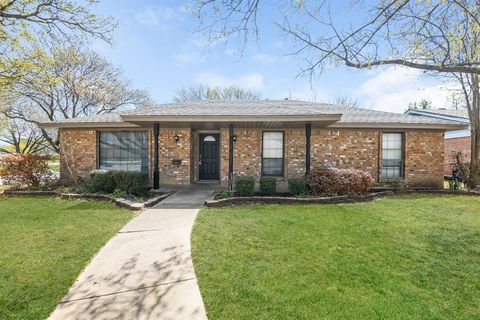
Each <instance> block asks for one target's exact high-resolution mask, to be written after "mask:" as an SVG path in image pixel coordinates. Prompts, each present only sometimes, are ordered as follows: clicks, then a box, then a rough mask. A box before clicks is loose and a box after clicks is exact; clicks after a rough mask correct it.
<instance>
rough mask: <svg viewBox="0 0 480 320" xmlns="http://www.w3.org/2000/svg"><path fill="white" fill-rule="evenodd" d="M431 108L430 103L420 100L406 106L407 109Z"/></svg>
mask: <svg viewBox="0 0 480 320" xmlns="http://www.w3.org/2000/svg"><path fill="white" fill-rule="evenodd" d="M432 108H433V104H432V101H430V100H427V99H422V100H420V101H418V102H410V103H409V104H408V109H420V110H430V109H432Z"/></svg>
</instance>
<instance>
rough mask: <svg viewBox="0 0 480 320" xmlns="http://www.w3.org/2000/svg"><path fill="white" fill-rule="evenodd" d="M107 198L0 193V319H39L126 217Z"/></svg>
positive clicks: (52, 305) (129, 212) (123, 222)
mask: <svg viewBox="0 0 480 320" xmlns="http://www.w3.org/2000/svg"><path fill="white" fill-rule="evenodd" d="M132 215H133V214H132V212H131V211H127V210H124V209H120V208H117V207H115V206H114V205H112V204H110V203H107V202H99V201H84V200H61V199H55V198H43V197H42V198H40V197H35V198H34V197H1V198H0V243H1V247H0V319H45V318H46V317H47V316H48V315H49V313H50V312H51V311H53V309H54V308H55V306H56V305H57V303H58V302H59V301H60V299H61V298H62V297H63V296H64V295H65V293H66V292H67V290H68V288H69V287H70V285H71V284H72V283H73V282H74V280H75V278H76V277H77V276H78V274H79V273H80V272H81V271H82V269H83V268H84V267H85V266H86V264H87V263H88V262H89V260H90V259H91V258H92V257H93V255H94V254H95V253H96V252H97V251H98V250H99V249H100V248H101V247H102V245H103V244H105V243H106V242H107V240H108V239H109V238H111V237H112V236H113V235H114V234H115V233H116V231H118V230H119V229H120V228H121V227H122V226H123V225H124V224H125V223H126V222H127V221H128V220H129V219H130V218H131V217H132Z"/></svg>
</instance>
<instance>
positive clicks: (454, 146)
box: [444, 137, 471, 175]
mask: <svg viewBox="0 0 480 320" xmlns="http://www.w3.org/2000/svg"><path fill="white" fill-rule="evenodd" d="M470 150H471V138H470V137H462V138H452V139H445V165H444V168H445V174H446V175H451V174H452V164H454V163H455V161H454V160H453V159H452V154H453V153H454V152H458V151H461V152H462V153H463V154H464V155H465V159H466V160H467V161H470Z"/></svg>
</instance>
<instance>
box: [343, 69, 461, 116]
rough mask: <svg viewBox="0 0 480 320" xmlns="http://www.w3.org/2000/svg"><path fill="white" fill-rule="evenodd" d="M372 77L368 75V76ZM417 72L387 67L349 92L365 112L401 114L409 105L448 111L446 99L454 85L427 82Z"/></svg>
mask: <svg viewBox="0 0 480 320" xmlns="http://www.w3.org/2000/svg"><path fill="white" fill-rule="evenodd" d="M370 73H371V72H370ZM428 80H429V79H427V78H425V77H424V76H423V73H422V72H421V71H420V70H415V69H409V68H404V67H388V68H386V69H383V70H382V71H380V72H374V76H373V77H372V78H370V79H369V80H367V81H365V82H364V83H363V84H361V85H360V86H359V87H358V88H357V89H356V90H354V91H353V92H352V96H353V97H355V98H358V99H359V100H360V104H361V105H362V106H363V107H365V108H371V109H375V110H382V111H391V112H404V111H405V109H406V108H407V107H408V104H409V103H410V102H416V101H419V100H421V99H427V100H430V101H432V104H433V106H434V107H435V108H441V107H448V97H449V96H450V95H451V90H453V89H454V88H455V83H451V82H450V83H444V84H442V83H438V82H433V81H431V79H430V81H428Z"/></svg>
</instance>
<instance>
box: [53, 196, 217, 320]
mask: <svg viewBox="0 0 480 320" xmlns="http://www.w3.org/2000/svg"><path fill="white" fill-rule="evenodd" d="M211 195H212V191H209V190H181V191H177V192H176V193H175V194H174V195H172V196H170V197H169V198H167V199H166V200H164V201H163V202H161V203H160V204H158V205H157V206H155V207H153V208H152V209H148V210H146V211H145V212H143V213H142V214H140V215H139V216H138V217H136V218H134V219H133V220H132V221H130V222H129V223H128V224H127V225H125V227H124V228H123V229H122V230H120V232H118V233H117V234H116V235H115V236H114V237H113V238H112V239H111V240H110V241H109V242H108V243H107V244H106V245H105V246H104V247H103V248H102V249H101V250H100V252H99V253H98V254H97V255H96V256H95V257H94V258H93V260H92V261H91V262H90V264H89V265H88V266H87V267H86V268H85V270H84V271H83V272H82V273H81V274H80V276H79V277H78V279H77V280H76V281H75V283H74V285H73V286H72V288H71V289H70V290H69V292H68V294H67V295H66V296H65V298H64V299H63V300H62V302H61V303H60V304H59V305H58V306H57V308H56V310H55V311H54V312H53V313H52V314H51V316H50V319H62V320H64V319H206V318H207V317H206V314H205V309H204V307H203V302H202V298H201V296H200V291H199V289H198V285H197V280H196V277H195V273H194V270H193V264H192V259H191V254H190V233H191V229H192V225H193V222H194V220H195V216H196V214H197V213H198V211H199V208H200V207H201V205H202V204H203V202H204V201H205V199H207V198H208V197H210V196H211Z"/></svg>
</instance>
